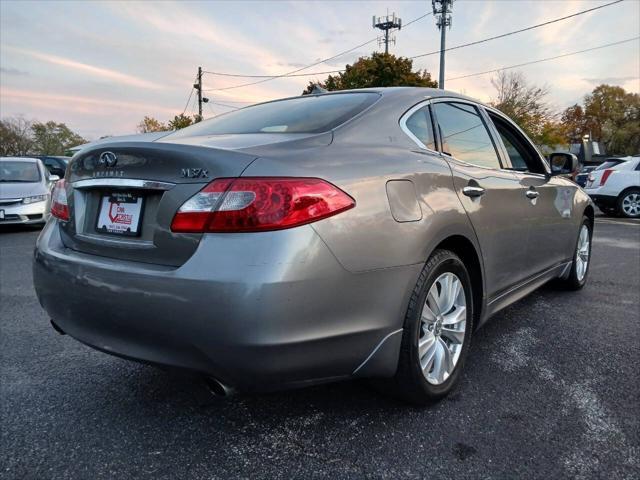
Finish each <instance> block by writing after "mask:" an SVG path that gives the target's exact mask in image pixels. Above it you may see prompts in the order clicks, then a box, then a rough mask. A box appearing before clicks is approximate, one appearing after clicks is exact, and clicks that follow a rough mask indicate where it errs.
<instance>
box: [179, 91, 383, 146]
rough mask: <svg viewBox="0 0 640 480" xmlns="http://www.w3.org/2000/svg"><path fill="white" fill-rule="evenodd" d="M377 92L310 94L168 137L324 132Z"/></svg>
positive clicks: (248, 109) (228, 115)
mask: <svg viewBox="0 0 640 480" xmlns="http://www.w3.org/2000/svg"><path fill="white" fill-rule="evenodd" d="M378 98H380V95H378V94H377V93H368V92H360V93H339V94H332V95H309V96H303V97H297V98H290V99H287V100H278V101H275V102H269V103H262V104H260V105H253V106H251V107H246V108H243V109H241V110H237V111H235V112H229V113H226V114H224V115H220V116H219V117H215V118H211V119H209V120H205V121H203V122H200V123H198V124H196V125H193V126H191V127H187V128H183V129H182V130H179V131H177V132H175V133H173V134H171V135H169V136H168V137H167V138H182V137H194V136H199V135H224V134H233V133H321V132H326V131H328V130H331V129H333V128H335V127H337V126H338V125H340V124H342V123H344V122H346V121H347V120H349V119H350V118H352V117H354V116H355V115H357V114H358V113H360V112H362V111H363V110H364V109H365V108H367V107H368V106H370V105H372V104H373V103H374V102H375V101H376V100H377V99H378Z"/></svg>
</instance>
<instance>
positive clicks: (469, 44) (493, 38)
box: [409, 0, 624, 59]
mask: <svg viewBox="0 0 640 480" xmlns="http://www.w3.org/2000/svg"><path fill="white" fill-rule="evenodd" d="M623 1H624V0H616V1H615V2H610V3H605V4H603V5H598V6H597V7H593V8H589V9H587V10H582V11H580V12H576V13H572V14H571V15H566V16H564V17H560V18H556V19H553V20H548V21H546V22H543V23H538V24H537V25H531V26H530V27H526V28H521V29H519V30H514V31H512V32H507V33H503V34H500V35H496V36H494V37H489V38H484V39H482V40H476V41H474V42H469V43H463V44H461V45H456V46H454V47H449V48H446V49H444V50H443V51H445V52H449V51H451V50H457V49H459V48H464V47H469V46H471V45H478V44H480V43H485V42H490V41H491V40H496V39H498V38H504V37H508V36H510V35H515V34H516V33H522V32H526V31H529V30H534V29H536V28H540V27H544V26H546V25H551V24H552V23H557V22H561V21H562V20H567V19H568V18H573V17H577V16H578V15H584V14H585V13H589V12H593V11H594V10H598V9H600V8H604V7H610V6H611V5H615V4H617V3H621V2H623ZM439 53H440V50H434V51H433V52H428V53H421V54H419V55H414V56H413V57H409V58H410V59H415V58H421V57H427V56H429V55H436V54H439Z"/></svg>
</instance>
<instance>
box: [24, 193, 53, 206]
mask: <svg viewBox="0 0 640 480" xmlns="http://www.w3.org/2000/svg"><path fill="white" fill-rule="evenodd" d="M46 200H47V195H35V196H33V197H25V198H23V199H22V203H24V204H25V205H27V204H29V203H37V202H44V201H46Z"/></svg>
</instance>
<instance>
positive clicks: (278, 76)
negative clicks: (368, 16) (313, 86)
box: [204, 12, 431, 91]
mask: <svg viewBox="0 0 640 480" xmlns="http://www.w3.org/2000/svg"><path fill="white" fill-rule="evenodd" d="M429 15H431V12H428V13H425V14H424V15H421V16H420V17H418V18H414V19H413V20H411V21H410V22H409V23H406V24H405V25H404V27H405V28H407V27H408V26H409V25H411V24H413V23H415V22H417V21H418V20H422V19H423V18H425V17H428V16H429ZM377 41H378V37H375V38H372V39H371V40H367V41H366V42H364V43H361V44H360V45H356V46H355V47H352V48H349V49H347V50H344V51H342V52H340V53H337V54H335V55H333V56H331V57H328V58H323V59H322V60H318V61H317V62H314V63H311V64H309V65H307V66H305V67H301V68H298V69H296V70H292V71H290V72H287V73H282V74H280V75H271V76H268V77H267V78H264V79H262V80H258V81H256V82H249V83H242V84H240V85H232V86H230V87H222V88H213V89H209V90H208V91H221V90H231V89H234V88H241V87H248V86H250V85H258V84H259V83H264V82H269V81H271V80H275V79H277V78H284V77H291V76H293V75H294V74H296V73H298V72H301V71H303V70H306V69H308V68H311V67H315V66H316V65H320V64H321V63H325V62H328V61H330V60H334V59H336V58H338V57H341V56H343V55H346V54H347V53H351V52H353V51H354V50H357V49H358V48H362V47H364V46H365V45H368V44H370V43H373V42H377ZM343 71H344V70H337V71H335V72H333V73H338V72H343ZM204 73H213V74H218V75H219V74H220V73H219V72H217V73H215V72H208V71H204ZM313 75H319V74H318V73H315V74H313ZM229 76H232V75H229ZM233 76H242V77H247V78H253V77H252V76H247V75H233ZM256 78H257V77H256Z"/></svg>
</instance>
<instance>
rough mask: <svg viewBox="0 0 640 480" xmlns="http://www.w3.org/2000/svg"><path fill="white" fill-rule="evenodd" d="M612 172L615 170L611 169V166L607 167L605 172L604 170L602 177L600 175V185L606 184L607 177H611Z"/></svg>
mask: <svg viewBox="0 0 640 480" xmlns="http://www.w3.org/2000/svg"><path fill="white" fill-rule="evenodd" d="M612 173H613V170H611V169H610V168H607V169H606V170H605V171H604V172H602V177H600V186H602V185H604V184H605V182H606V181H607V178H609V177H610V176H611V174H612Z"/></svg>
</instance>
